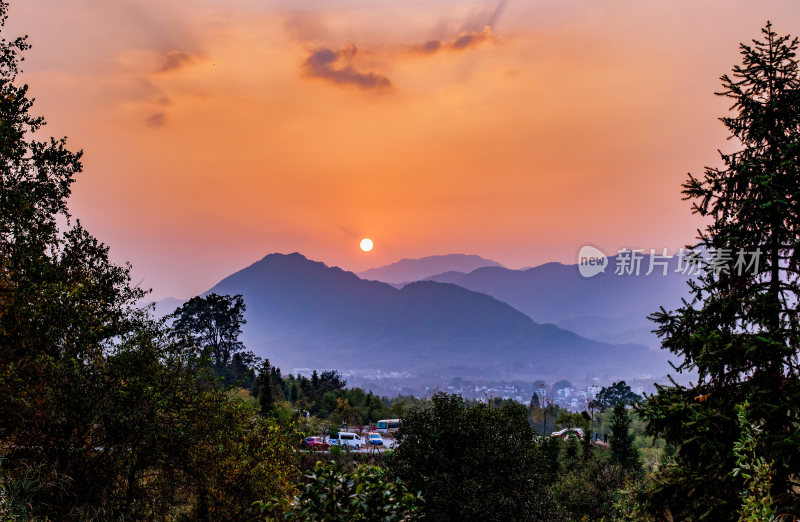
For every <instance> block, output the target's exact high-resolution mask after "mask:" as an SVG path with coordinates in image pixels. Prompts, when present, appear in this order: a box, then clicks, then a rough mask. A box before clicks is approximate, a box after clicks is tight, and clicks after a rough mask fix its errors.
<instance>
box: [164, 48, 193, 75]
mask: <svg viewBox="0 0 800 522" xmlns="http://www.w3.org/2000/svg"><path fill="white" fill-rule="evenodd" d="M194 60H195V57H194V56H192V55H191V54H186V53H182V52H180V51H169V52H168V53H167V55H166V56H165V57H164V61H163V62H162V64H161V66H160V67H158V69H156V72H159V73H163V72H169V71H177V70H178V69H180V68H182V67H183V66H184V65H188V64H190V63H192V62H193V61H194Z"/></svg>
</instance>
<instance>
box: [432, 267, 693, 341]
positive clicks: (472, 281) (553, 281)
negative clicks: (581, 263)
mask: <svg viewBox="0 0 800 522" xmlns="http://www.w3.org/2000/svg"><path fill="white" fill-rule="evenodd" d="M616 261H617V260H616V258H615V257H610V258H609V265H608V268H607V269H606V271H605V272H603V273H601V274H598V275H596V276H594V277H591V278H585V277H582V276H581V275H580V273H579V272H578V267H577V265H564V264H561V263H547V264H544V265H540V266H537V267H534V268H529V269H526V270H508V269H506V268H502V267H485V268H479V269H477V270H473V271H472V272H470V273H466V274H461V275H459V274H455V273H453V272H445V273H442V274H438V275H435V276H432V277H430V278H428V280H430V281H437V282H446V283H451V284H456V285H458V286H461V287H463V288H466V289H469V290H473V291H475V292H481V293H484V294H487V295H490V296H492V297H494V298H495V299H498V300H500V301H503V302H504V303H508V304H510V305H511V306H513V307H514V308H516V309H517V310H519V311H521V312H523V313H525V314H527V315H528V316H530V317H531V318H532V319H534V320H535V321H539V322H544V323H553V324H556V325H558V326H560V327H562V328H565V329H568V330H572V331H574V332H576V333H578V334H580V335H583V336H585V337H589V338H592V339H596V340H600V341H604V342H610V343H639V344H645V345H647V346H648V347H651V348H656V347H658V346H659V341H658V338H657V337H656V336H655V334H653V333H652V332H651V330H653V328H654V324H653V323H652V322H651V321H649V320H648V319H647V316H648V315H649V314H652V313H653V312H656V311H658V309H659V307H661V306H664V307H665V308H666V309H667V310H669V309H673V308H675V307H677V306H679V305H680V302H681V298H682V297H687V296H688V291H687V290H688V287H687V284H686V282H687V279H688V277H687V276H685V275H682V274H681V273H679V272H677V271H676V270H677V268H678V259H677V258H672V259H670V260H669V265H668V267H667V275H666V276H665V275H662V272H660V271H659V270H660V269H659V268H656V269H655V270H654V272H653V273H652V274H650V275H649V276H648V275H644V274H645V273H646V272H647V271H648V269H649V263H650V257H649V256H644V258H643V259H642V262H641V268H642V270H641V272H640V275H638V276H637V275H616V274H615V267H616Z"/></svg>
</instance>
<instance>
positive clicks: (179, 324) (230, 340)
mask: <svg viewBox="0 0 800 522" xmlns="http://www.w3.org/2000/svg"><path fill="white" fill-rule="evenodd" d="M246 308H247V307H246V306H245V304H244V299H243V298H242V296H241V295H234V296H230V295H218V294H208V295H205V296H202V297H193V298H191V299H189V300H188V301H187V302H186V303H184V304H183V305H182V306H180V307H178V309H177V310H175V312H173V313H172V315H171V316H170V318H171V319H174V321H173V323H172V329H173V330H174V331H175V333H176V334H177V335H178V336H179V337H180V338H182V339H183V340H185V341H186V342H188V343H189V345H190V346H192V347H196V348H197V349H198V350H199V354H198V355H199V358H201V359H205V360H208V361H210V362H211V364H212V366H213V368H214V373H215V374H216V375H217V376H219V377H220V378H221V379H222V380H223V382H225V383H227V384H233V383H235V382H237V381H239V382H240V383H241V384H243V385H244V386H249V384H250V382H251V380H252V371H251V369H250V368H251V367H252V366H253V365H254V363H255V362H256V360H257V359H256V357H255V355H253V353H252V352H249V351H245V346H244V344H242V342H241V341H240V340H239V336H240V335H241V334H242V325H243V324H245V323H246V322H247V321H246V320H245V318H244V313H245V310H246Z"/></svg>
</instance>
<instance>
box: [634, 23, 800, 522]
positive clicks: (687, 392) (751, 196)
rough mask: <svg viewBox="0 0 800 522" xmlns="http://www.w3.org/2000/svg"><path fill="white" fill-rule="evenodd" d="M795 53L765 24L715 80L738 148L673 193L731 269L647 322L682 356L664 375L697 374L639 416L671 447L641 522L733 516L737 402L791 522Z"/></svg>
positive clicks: (798, 136) (794, 499)
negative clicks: (729, 70)
mask: <svg viewBox="0 0 800 522" xmlns="http://www.w3.org/2000/svg"><path fill="white" fill-rule="evenodd" d="M797 48H798V40H797V39H794V38H790V37H788V36H779V35H778V34H776V33H775V32H774V31H773V29H772V26H771V24H769V23H768V24H767V26H766V27H765V28H764V29H763V30H762V39H760V40H755V41H754V42H753V44H752V45H741V55H742V64H741V65H737V66H735V67H734V69H733V74H732V75H730V76H729V75H725V76H723V77H722V85H723V90H722V92H720V93H719V94H720V95H721V96H724V97H726V98H728V99H730V100H731V101H732V103H733V105H732V107H731V109H732V111H733V114H732V115H730V116H727V117H724V118H722V122H723V123H724V124H725V126H726V127H727V128H728V130H729V131H730V134H731V138H732V139H733V140H734V142H735V143H737V145H739V150H737V151H736V152H734V153H730V154H722V155H721V159H722V163H723V165H724V166H723V168H708V169H706V171H705V175H704V176H702V177H695V176H693V175H690V177H689V179H688V180H687V182H686V183H685V184H684V195H685V196H686V198H687V199H692V200H693V202H694V203H693V209H694V212H695V213H697V214H699V215H700V216H702V217H705V218H709V221H710V224H709V225H708V227H707V228H706V229H705V231H703V232H702V233H701V235H700V238H699V239H700V243H699V245H698V246H699V247H702V248H703V249H705V250H706V251H707V252H709V253H716V255H717V256H718V258H719V257H721V255H724V254H728V255H730V257H731V258H732V262H731V263H730V265H729V267H728V268H727V269H718V270H715V269H714V266H713V264H707V265H706V268H707V269H708V270H706V272H705V273H704V274H703V275H701V276H700V277H698V279H697V280H696V281H694V282H692V283H691V285H690V291H691V296H692V300H691V302H686V303H685V304H684V306H682V307H681V308H679V309H678V310H676V311H673V312H667V311H665V310H663V309H662V310H661V311H660V312H659V313H657V314H655V315H654V316H653V317H654V319H655V321H656V322H657V323H658V325H659V327H658V333H659V335H660V336H661V337H662V345H663V347H664V348H666V349H668V350H670V351H672V352H673V353H674V354H676V355H677V356H679V357H680V358H681V363H680V364H679V365H678V366H677V369H678V370H679V371H686V372H694V373H695V374H696V379H693V380H694V381H695V382H696V384H694V385H692V386H688V387H684V386H679V385H677V384H676V383H674V382H673V385H672V386H662V387H659V393H658V394H657V395H655V396H652V397H650V398H649V399H648V401H647V402H646V403H644V404H643V406H642V407H641V409H640V412H641V415H642V416H643V417H644V418H645V419H646V420H647V422H648V433H649V434H650V435H658V436H662V437H663V438H664V439H665V440H666V442H667V443H668V444H670V445H674V446H675V447H677V448H678V451H677V454H676V457H675V465H674V466H669V467H667V468H664V470H663V473H662V474H661V475H660V476H659V477H658V479H657V480H655V481H654V483H653V484H654V487H653V490H652V494H651V499H650V505H651V506H652V510H651V513H652V514H653V515H654V516H660V515H661V514H663V513H664V510H665V509H669V510H670V511H671V513H672V514H673V516H674V517H675V518H676V519H685V520H689V519H698V518H706V519H713V520H728V519H732V518H734V517H735V516H736V514H737V511H738V509H739V505H740V498H739V495H740V492H741V490H742V489H743V478H742V477H741V475H734V474H733V473H732V471H733V470H734V468H735V467H736V456H735V455H734V444H735V443H736V441H737V438H738V434H739V432H740V429H739V426H738V421H737V411H736V405H737V404H741V403H743V402H744V401H745V400H749V401H750V408H749V409H748V416H749V418H750V420H751V422H753V423H754V424H755V425H758V426H762V427H763V432H762V434H761V436H759V438H758V441H757V446H758V451H757V454H758V455H759V456H761V457H763V458H764V459H765V461H766V462H772V463H773V469H772V488H771V493H772V496H773V498H774V499H775V503H776V505H778V506H781V508H782V509H784V508H785V509H786V510H787V511H789V512H795V513H797V512H800V494H798V489H797V487H796V484H797V482H798V475H797V473H798V472H797V470H800V435H798V430H797V419H798V417H799V416H800V375H798V366H797V357H798V351H799V349H800V327H798V321H797V314H796V303H797V302H798V298H800V285H798V274H799V271H798V270H799V267H798V261H800V256H799V255H798V251H797V249H796V247H797V242H798V237H800V207H798V206H797V204H796V202H797V201H798V200H800V94H799V93H800V76H799V75H798V62H797V59H796V52H797ZM721 249H728V251H727V252H726V251H725V250H721ZM740 251H742V253H743V254H744V255H743V256H742V261H743V264H741V265H740V268H741V270H740V269H737V267H736V265H735V262H736V261H738V260H739V252H740ZM755 252H758V255H757V256H756V255H755V254H753V255H747V253H755ZM709 257H711V256H709ZM712 259H713V257H712ZM756 261H757V262H756Z"/></svg>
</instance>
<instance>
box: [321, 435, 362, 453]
mask: <svg viewBox="0 0 800 522" xmlns="http://www.w3.org/2000/svg"><path fill="white" fill-rule="evenodd" d="M328 442H329V443H330V444H331V446H339V447H340V448H346V447H349V448H355V449H361V437H359V436H358V435H357V434H355V433H353V432H350V431H340V432H338V433H333V434H331V436H330V437H328Z"/></svg>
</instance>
